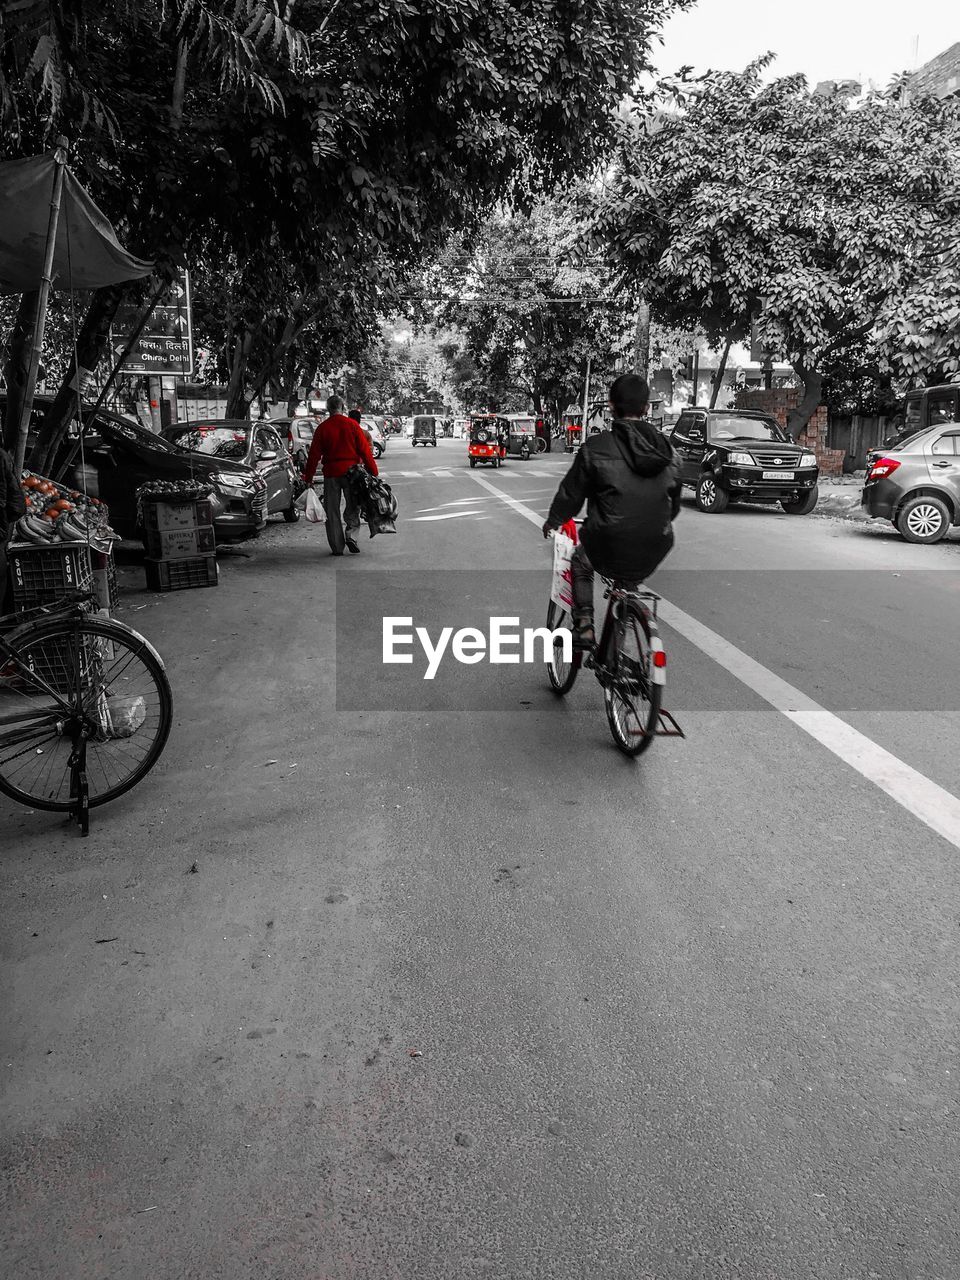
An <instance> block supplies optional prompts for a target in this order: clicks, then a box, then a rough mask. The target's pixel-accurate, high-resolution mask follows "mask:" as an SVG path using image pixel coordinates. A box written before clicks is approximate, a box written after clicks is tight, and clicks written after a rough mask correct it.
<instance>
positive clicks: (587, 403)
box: [580, 356, 591, 445]
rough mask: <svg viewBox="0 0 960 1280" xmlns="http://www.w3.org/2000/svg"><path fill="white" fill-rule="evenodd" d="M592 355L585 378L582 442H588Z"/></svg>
mask: <svg viewBox="0 0 960 1280" xmlns="http://www.w3.org/2000/svg"><path fill="white" fill-rule="evenodd" d="M590 363H591V361H590V357H589V356H587V376H586V377H585V378H584V380H583V427H582V428H581V434H580V443H581V445H584V444H586V442H587V411H588V409H589V407H590Z"/></svg>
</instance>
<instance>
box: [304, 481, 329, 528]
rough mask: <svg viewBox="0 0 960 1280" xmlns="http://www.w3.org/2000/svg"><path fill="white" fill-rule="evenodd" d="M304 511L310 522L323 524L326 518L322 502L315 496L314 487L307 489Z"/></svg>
mask: <svg viewBox="0 0 960 1280" xmlns="http://www.w3.org/2000/svg"><path fill="white" fill-rule="evenodd" d="M304 511H305V514H306V517H307V519H308V520H309V521H310V523H311V524H323V522H324V520H326V518H327V517H326V515H325V514H324V510H323V503H322V502H321V501H320V499H319V498H318V497H317V491H316V489H314V488H312V487H311V488H309V489H308V490H307V505H306V507H305V508H304Z"/></svg>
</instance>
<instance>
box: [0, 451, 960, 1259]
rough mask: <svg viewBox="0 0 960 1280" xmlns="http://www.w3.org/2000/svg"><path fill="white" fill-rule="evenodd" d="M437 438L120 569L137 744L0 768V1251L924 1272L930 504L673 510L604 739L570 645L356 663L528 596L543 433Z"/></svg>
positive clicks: (932, 613)
mask: <svg viewBox="0 0 960 1280" xmlns="http://www.w3.org/2000/svg"><path fill="white" fill-rule="evenodd" d="M464 454H465V447H464V445H463V443H462V442H460V441H445V442H442V443H441V444H440V445H439V447H438V448H437V449H435V450H422V449H416V450H414V449H411V448H410V446H409V443H408V442H405V441H397V440H394V441H391V444H390V448H389V451H388V454H387V456H386V459H385V468H384V469H385V473H386V475H387V477H388V478H389V479H391V481H392V482H393V483H394V485H395V489H396V492H397V495H398V497H399V500H400V504H401V513H402V514H401V521H400V526H399V527H400V532H399V534H398V535H397V536H396V537H395V538H393V537H386V536H384V537H380V538H377V539H376V540H375V541H373V542H367V541H366V539H364V541H363V543H362V546H363V554H362V555H360V556H357V557H344V558H343V559H342V560H334V559H331V558H330V557H329V556H328V554H327V549H326V545H325V540H324V537H323V534H322V531H321V530H319V529H315V528H311V527H307V526H306V525H304V524H301V525H298V526H296V527H284V526H274V525H271V527H270V528H269V529H268V531H267V532H266V534H265V535H264V536H263V537H262V538H261V539H260V540H259V541H258V542H257V543H255V544H251V545H249V546H247V547H245V548H242V549H241V552H240V553H238V552H234V553H232V554H224V555H223V556H222V558H221V570H222V577H221V584H220V586H219V587H218V588H217V589H216V590H207V591H193V592H181V593H178V594H175V595H171V596H163V597H160V596H152V595H148V594H147V593H146V592H145V590H144V589H143V587H142V585H139V584H140V583H141V582H142V578H141V574H140V573H139V572H138V571H136V570H133V569H131V570H130V571H128V572H127V573H126V574H125V575H124V578H125V582H126V585H127V587H128V591H127V594H126V596H125V611H124V614H123V616H124V617H125V618H126V619H127V620H128V621H129V622H131V624H132V625H134V626H135V627H137V628H138V629H140V630H141V631H143V632H144V634H146V635H147V636H148V637H149V638H150V639H151V640H152V641H153V642H154V643H155V644H156V645H157V647H158V648H159V649H160V651H161V652H162V653H163V655H164V657H165V658H166V660H167V662H168V666H169V670H170V676H171V680H172V683H173V687H174V692H175V696H176V700H177V702H176V717H175V728H174V731H173V734H172V737H171V740H170V744H169V746H168V748H167V751H166V753H165V756H164V758H163V760H162V761H161V764H160V765H159V766H158V767H157V769H156V770H155V771H154V772H153V773H152V774H151V775H150V777H149V778H148V779H147V780H146V781H145V782H144V783H143V784H142V785H141V786H140V787H139V788H138V789H137V790H136V791H135V792H133V793H132V794H131V795H130V796H129V797H126V798H124V799H123V800H121V801H118V802H117V803H116V804H114V805H113V806H111V807H109V808H107V809H103V810H99V811H97V812H96V813H95V814H94V825H93V831H92V834H91V837H90V839H89V840H87V841H81V840H79V839H77V838H75V837H74V835H73V834H72V832H71V831H70V830H69V829H67V828H65V827H64V826H63V825H62V824H60V822H59V821H58V820H57V819H56V818H52V817H51V816H50V815H45V814H42V813H29V812H27V811H25V810H22V809H18V808H16V807H14V806H11V805H9V804H8V803H7V802H6V801H4V800H3V799H2V798H0V831H2V833H3V837H2V843H3V854H4V856H3V859H2V864H0V865H2V877H3V882H2V890H3V904H4V929H3V935H2V949H3V950H2V955H3V972H4V977H5V994H4V1003H3V1024H2V1027H3V1040H2V1057H0V1070H2V1072H3V1076H2V1078H3V1082H4V1090H3V1093H4V1112H3V1116H4V1123H3V1132H4V1147H5V1152H4V1155H5V1158H4V1176H5V1180H6V1183H7V1185H6V1195H5V1206H6V1220H5V1232H4V1251H3V1257H2V1261H3V1263H4V1270H5V1273H6V1274H9V1275H14V1276H18V1277H27V1276H42V1277H50V1278H51V1280H52V1278H58V1280H59V1278H63V1280H73V1278H74V1277H78V1278H79V1277H83V1278H84V1280H86V1278H87V1277H110V1278H113V1277H124V1278H126V1277H130V1278H131V1280H139V1278H141V1277H150V1278H151V1280H168V1278H170V1280H172V1278H173V1277H178V1278H179V1277H198V1278H199V1277H202V1278H203V1280H213V1278H215V1277H224V1280H241V1278H246V1277H277V1278H278V1280H279V1278H283V1280H286V1278H287V1277H290V1278H291V1280H293V1278H299V1277H303V1278H305V1280H354V1278H360V1280H394V1278H396V1280H412V1278H414V1277H415V1278H416V1280H446V1278H447V1277H450V1278H454V1277H455V1278H456V1280H472V1278H473V1277H485V1278H497V1280H499V1278H501V1277H502V1278H503V1280H507V1278H510V1280H512V1278H513V1277H518V1278H519V1277H524V1278H532V1280H574V1278H578V1280H579V1278H580V1277H590V1278H591V1280H593V1278H595V1277H603V1278H604V1280H606V1278H607V1277H610V1278H611V1280H620V1278H621V1277H622V1278H623V1280H649V1278H651V1277H656V1278H657V1280H692V1278H693V1277H710V1278H713V1277H745V1278H749V1280H861V1278H862V1280H867V1278H870V1277H882V1278H883V1280H887V1278H889V1280H904V1278H911V1280H912V1278H914V1277H916V1278H917V1280H920V1278H922V1280H955V1277H956V1276H957V1275H958V1274H960V1221H958V1208H957V1203H958V1202H957V1194H956V1187H957V1179H958V1172H960V1163H958V1159H960V1139H958V1129H957V1102H958V1089H957V1083H958V1072H960V1057H958V1043H960V1040H958V1037H960V1031H958V1025H960V1000H958V983H957V962H956V955H957V938H958V928H960V890H958V885H957V875H956V868H957V858H958V854H960V841H958V840H957V839H954V838H952V836H951V832H953V831H954V830H955V828H954V827H953V826H951V822H952V820H953V816H954V815H955V813H956V809H955V807H954V808H951V802H952V805H953V806H956V805H957V800H956V797H957V795H958V794H960V786H958V778H957V760H958V758H960V678H958V667H957V658H958V651H960V645H958V637H960V541H958V539H957V537H956V535H954V536H953V538H952V539H951V541H950V542H949V543H947V544H944V545H941V546H939V547H933V548H924V547H911V546H908V545H907V544H905V543H903V542H901V541H900V540H899V538H898V537H896V535H894V534H893V533H890V534H886V533H883V532H877V531H876V530H874V529H871V528H865V527H863V526H859V525H848V524H842V523H841V522H839V521H834V520H826V519H818V518H816V517H810V518H803V519H800V518H795V517H787V516H783V515H780V514H777V513H775V512H770V511H763V510H756V509H752V510H748V509H743V510H736V511H730V512H728V513H726V514H724V515H723V516H705V515H702V514H700V513H698V512H696V511H695V510H694V509H693V508H692V507H688V508H687V509H685V511H684V512H683V514H682V516H681V518H680V520H679V522H678V526H677V536H678V543H677V548H676V551H675V552H674V555H673V556H672V558H671V561H670V567H669V569H668V570H667V569H665V570H664V571H663V572H661V573H660V574H658V575H657V578H656V579H655V580H654V585H656V586H657V587H658V589H659V590H661V591H662V592H663V594H664V596H665V597H666V599H667V600H668V602H669V605H670V606H672V608H673V609H674V610H675V613H674V616H675V618H676V619H677V620H678V623H677V627H672V626H669V625H665V626H664V638H665V641H666V643H667V645H668V650H669V655H670V667H669V685H668V696H667V700H666V702H667V705H668V707H670V709H671V710H672V711H673V712H674V713H675V714H676V715H677V718H678V719H679V720H680V722H681V724H682V725H683V727H684V729H685V731H686V734H687V736H686V738H685V739H683V740H678V739H663V740H661V741H658V742H656V743H655V744H654V746H653V748H652V749H651V751H650V752H648V753H647V755H646V756H644V757H643V758H642V759H641V760H640V761H638V762H628V761H626V760H624V759H623V758H622V757H620V756H619V755H618V754H617V753H616V751H615V750H614V748H613V746H612V743H611V742H610V739H609V736H608V731H607V727H606V723H605V720H604V717H603V710H602V703H601V698H600V691H599V689H598V688H597V686H596V684H595V682H593V681H592V679H591V678H588V677H587V676H586V675H583V676H581V679H580V681H579V682H578V684H577V686H576V687H575V689H574V690H573V692H572V694H571V696H570V698H569V699H567V700H565V701H558V700H556V699H555V698H554V697H553V695H552V694H551V693H550V692H549V690H548V689H547V687H546V683H545V679H544V676H543V673H542V669H541V668H539V667H527V666H518V667H493V666H488V665H486V664H481V665H478V666H474V667H469V668H468V667H460V666H458V665H456V664H447V665H445V666H444V667H443V668H442V670H441V671H440V673H439V674H438V676H437V678H436V680H435V681H433V682H425V681H423V680H422V679H421V678H420V677H421V675H422V665H421V666H417V665H416V664H415V665H413V666H411V667H409V668H402V669H401V668H390V669H389V670H386V669H385V668H383V667H382V665H381V663H380V628H381V616H382V614H383V612H385V611H386V609H387V606H389V607H390V609H391V610H392V609H393V608H394V606H395V605H396V604H397V602H401V603H402V602H405V603H406V606H407V612H408V613H409V614H410V615H411V616H413V617H414V618H415V621H416V623H417V624H419V625H423V626H425V627H427V628H428V629H429V630H430V631H431V632H436V631H437V630H438V629H439V628H440V627H441V626H442V625H453V626H461V625H466V624H468V623H472V622H473V621H475V620H476V619H478V618H482V617H486V616H489V615H490V614H492V613H502V614H507V615H516V616H520V617H521V618H522V619H523V621H524V622H525V623H526V622H528V621H529V622H530V624H531V625H536V624H539V623H540V622H541V621H542V616H543V612H544V608H545V598H546V593H547V590H548V575H547V564H548V554H549V553H548V550H547V548H546V545H545V544H544V542H543V541H542V539H541V538H540V536H539V533H538V532H537V530H536V529H535V528H534V526H533V524H532V522H531V519H530V518H528V516H527V515H525V514H524V510H526V511H528V512H530V513H542V512H543V511H545V509H546V507H547V505H548V502H549V499H550V496H551V494H552V492H553V490H554V488H555V486H556V482H557V480H558V478H559V475H560V474H561V472H562V471H563V469H564V467H565V464H566V462H567V461H568V459H565V458H564V457H562V456H556V455H553V456H549V457H545V458H538V459H534V460H532V461H530V462H528V463H522V462H520V461H519V460H517V461H513V462H511V463H510V464H509V465H508V466H507V467H504V468H503V469H502V470H500V471H499V472H492V471H490V472H487V471H482V472H477V473H471V472H470V471H468V469H467V467H466V465H465V458H464ZM480 479H482V480H484V481H487V482H488V483H489V484H490V485H492V486H493V487H494V489H496V490H497V491H498V492H497V493H494V492H491V491H490V489H489V488H487V487H486V485H484V484H481V483H480V482H479V481H480ZM501 494H505V495H507V496H508V497H510V498H512V499H513V502H514V505H513V506H511V505H509V504H508V503H507V502H506V501H504V499H503V498H502V497H501V496H500V495H501ZM338 602H339V603H338ZM682 619H693V620H695V622H696V624H698V625H699V624H702V627H701V630H699V631H698V630H697V629H696V628H695V627H691V625H690V624H689V622H684V623H683V625H682V626H681V622H680V620H682ZM703 627H705V628H708V629H709V630H708V631H703V629H702V628H703ZM678 628H679V629H678ZM684 629H685V631H686V634H682V633H681V632H682V631H683V630H684ZM691 637H693V638H691ZM710 637H715V638H720V640H721V643H722V641H727V642H729V644H732V645H733V646H735V650H729V649H726V650H723V649H720V650H718V649H716V639H711V638H710ZM711 646H714V651H713V656H711V652H710V650H711ZM717 653H720V654H721V655H722V654H727V655H728V657H729V655H730V654H732V653H739V654H740V655H743V656H744V657H745V658H746V662H741V660H740V659H739V658H737V659H735V661H736V663H739V666H737V667H736V669H735V670H734V669H733V668H732V667H731V661H733V659H731V661H727V662H718V661H717V660H716V656H717ZM750 659H752V660H753V665H752V666H751V665H750V661H749V660H750ZM777 680H779V681H780V682H781V683H780V684H778V683H777ZM783 682H786V683H785V685H784V684H783ZM781 685H783V688H785V689H787V690H788V692H787V693H783V690H782V688H781ZM771 690H773V691H774V692H773V693H771ZM778 690H779V691H780V692H777V691H778ZM781 694H782V696H783V697H784V698H786V699H787V702H788V703H789V704H790V705H789V706H787V705H786V704H784V707H785V709H777V708H776V706H775V705H771V698H773V700H774V702H775V701H776V698H777V697H780V696H781ZM811 700H812V701H811ZM794 702H795V703H796V705H797V707H799V708H801V711H800V712H798V713H797V715H796V716H794V706H793V703H794ZM808 703H809V704H810V705H811V706H813V707H814V708H815V710H814V711H813V712H810V711H809V710H808V712H807V713H806V714H807V716H808V718H807V719H806V720H805V719H804V718H803V713H802V708H803V707H804V706H807V705H808ZM816 708H819V710H816ZM810 717H812V718H810ZM838 726H839V727H838ZM854 731H857V732H858V733H859V735H861V736H857V732H854ZM818 734H819V735H820V737H818V736H817V735H818ZM821 739H822V740H821ZM851 743H852V744H853V745H852V746H851ZM864 744H866V746H865V745H864ZM851 759H852V760H854V763H851ZM891 762H892V763H891ZM904 778H906V779H907V787H908V791H907V793H903V794H901V792H902V786H903V779H904ZM898 787H900V788H901V792H898ZM910 787H913V788H914V789H915V791H916V795H917V796H918V797H926V800H929V804H928V806H927V808H926V809H924V808H923V805H922V804H920V802H919V801H918V802H917V804H914V803H913V801H912V799H911V796H912V794H913V793H912V792H910V790H909V789H910ZM941 789H942V790H941ZM898 795H899V796H900V798H898ZM931 796H932V797H933V798H932V800H931V799H930V797H931ZM924 803H926V801H924ZM918 808H919V809H922V810H923V812H922V813H920V814H919V815H918V812H917V811H916V810H917V809H918ZM931 815H932V816H931ZM938 823H939V824H940V825H939V826H938ZM194 862H196V864H197V871H196V873H192V872H191V870H190V868H191V864H192V863H194ZM104 938H110V939H115V941H110V942H98V941H97V940H98V939H104Z"/></svg>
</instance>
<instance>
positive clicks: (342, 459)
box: [303, 413, 379, 484]
mask: <svg viewBox="0 0 960 1280" xmlns="http://www.w3.org/2000/svg"><path fill="white" fill-rule="evenodd" d="M320 462H322V463H323V474H324V475H325V476H329V477H330V478H331V480H332V479H336V478H337V477H339V476H345V475H346V474H347V472H348V471H349V470H350V468H351V467H355V466H356V465H357V463H358V462H359V463H360V464H361V465H362V466H364V467H366V468H367V470H368V471H369V472H370V474H371V475H373V476H375V475H378V474H379V472H378V471H377V463H376V459H375V458H374V456H373V450H372V449H371V448H370V441H369V440H368V439H367V437H366V435H365V434H364V432H363V429H362V428H361V427H359V426H357V424H356V423H355V422H354V420H353V419H352V418H347V417H345V416H344V415H343V414H342V413H335V414H334V415H333V417H332V418H327V420H326V422H321V423H320V425H319V427H317V429H316V431H315V432H314V433H313V443H312V444H311V445H310V454H309V456H308V458H307V468H306V470H305V471H304V473H303V478H304V480H306V482H307V484H313V477H314V476H315V475H316V473H317V466H318V465H319V463H320Z"/></svg>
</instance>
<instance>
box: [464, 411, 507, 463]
mask: <svg viewBox="0 0 960 1280" xmlns="http://www.w3.org/2000/svg"><path fill="white" fill-rule="evenodd" d="M502 436H503V420H502V419H500V418H497V417H496V416H495V415H493V414H484V415H483V416H482V417H477V418H471V419H470V442H469V444H468V445H467V456H468V458H469V459H470V466H471V467H475V466H476V465H477V463H478V462H485V463H487V464H488V465H489V466H491V467H499V466H500V464H501V463H502V461H503V456H504V453H505V452H506V449H505V446H504V445H503V444H502V442H501V441H502Z"/></svg>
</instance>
